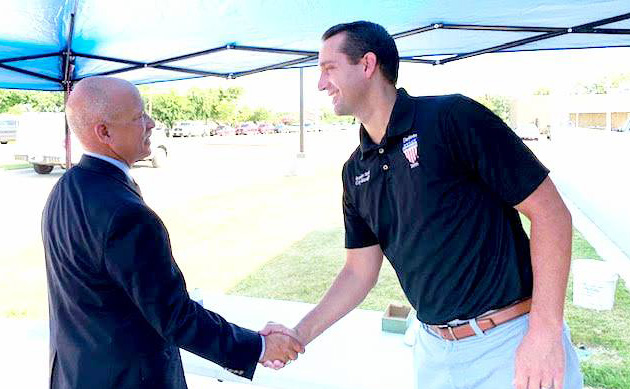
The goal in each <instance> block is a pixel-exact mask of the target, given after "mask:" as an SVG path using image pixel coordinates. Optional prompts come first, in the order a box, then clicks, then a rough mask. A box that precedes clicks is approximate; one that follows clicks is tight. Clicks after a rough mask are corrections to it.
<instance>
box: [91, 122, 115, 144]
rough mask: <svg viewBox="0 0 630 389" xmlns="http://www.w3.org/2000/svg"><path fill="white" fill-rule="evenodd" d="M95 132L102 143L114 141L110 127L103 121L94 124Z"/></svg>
mask: <svg viewBox="0 0 630 389" xmlns="http://www.w3.org/2000/svg"><path fill="white" fill-rule="evenodd" d="M94 134H95V135H96V138H97V139H98V140H99V141H100V142H101V143H104V144H110V143H111V142H112V137H111V136H110V133H109V128H107V126H106V125H105V124H103V123H98V124H95V125H94Z"/></svg>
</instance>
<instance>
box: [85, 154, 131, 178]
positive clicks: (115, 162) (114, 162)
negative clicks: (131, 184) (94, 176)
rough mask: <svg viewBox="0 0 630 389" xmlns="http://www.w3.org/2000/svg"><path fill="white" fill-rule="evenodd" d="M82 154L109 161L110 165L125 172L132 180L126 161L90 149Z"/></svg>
mask: <svg viewBox="0 0 630 389" xmlns="http://www.w3.org/2000/svg"><path fill="white" fill-rule="evenodd" d="M84 154H85V155H89V156H90V157H94V158H98V159H100V160H103V161H105V162H109V163H111V164H112V165H114V166H116V167H117V168H119V169H120V170H122V171H123V173H125V175H126V176H127V177H128V178H129V179H131V180H133V178H132V177H131V174H129V166H128V165H127V164H126V163H124V162H122V161H119V160H117V159H114V158H112V157H108V156H106V155H101V154H97V153H92V152H90V151H85V152H84Z"/></svg>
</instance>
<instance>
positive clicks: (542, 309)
mask: <svg viewBox="0 0 630 389" xmlns="http://www.w3.org/2000/svg"><path fill="white" fill-rule="evenodd" d="M550 211H551V212H548V213H547V214H546V217H545V216H541V217H538V218H534V219H533V220H532V221H531V222H532V225H531V258H532V270H533V273H534V289H533V296H532V309H531V314H530V327H531V328H532V329H534V330H536V329H544V330H546V331H555V332H561V331H562V323H563V313H564V299H565V293H566V286H567V278H568V274H569V268H570V266H571V238H572V226H571V214H570V213H569V211H568V210H567V209H566V207H565V206H564V204H562V203H561V204H560V205H558V206H557V208H556V209H553V210H550Z"/></svg>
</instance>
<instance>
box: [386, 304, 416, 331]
mask: <svg viewBox="0 0 630 389" xmlns="http://www.w3.org/2000/svg"><path fill="white" fill-rule="evenodd" d="M410 314H411V307H409V306H406V305H401V304H394V303H390V304H389V305H388V306H387V308H386V309H385V313H384V314H383V319H382V326H381V328H382V330H383V331H386V332H393V333H396V334H404V333H405V331H406V330H407V326H408V324H409V320H408V317H409V315H410Z"/></svg>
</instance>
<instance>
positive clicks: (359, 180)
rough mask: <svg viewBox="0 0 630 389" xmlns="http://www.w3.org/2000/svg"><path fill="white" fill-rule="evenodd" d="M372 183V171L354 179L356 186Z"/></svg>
mask: <svg viewBox="0 0 630 389" xmlns="http://www.w3.org/2000/svg"><path fill="white" fill-rule="evenodd" d="M368 181H370V171H369V170H368V171H366V172H365V173H362V174H359V175H358V176H355V177H354V185H356V186H359V185H361V184H363V183H365V182H368Z"/></svg>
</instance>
